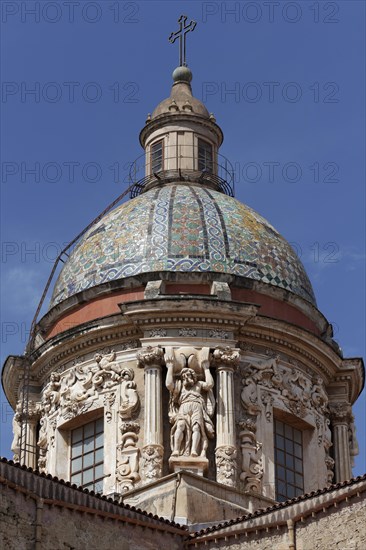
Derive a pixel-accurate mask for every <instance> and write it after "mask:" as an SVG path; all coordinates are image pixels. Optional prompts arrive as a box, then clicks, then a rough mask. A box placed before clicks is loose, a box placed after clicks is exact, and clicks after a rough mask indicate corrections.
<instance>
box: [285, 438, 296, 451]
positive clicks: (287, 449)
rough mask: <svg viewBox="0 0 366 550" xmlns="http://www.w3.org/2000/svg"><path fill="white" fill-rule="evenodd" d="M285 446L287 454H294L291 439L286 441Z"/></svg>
mask: <svg viewBox="0 0 366 550" xmlns="http://www.w3.org/2000/svg"><path fill="white" fill-rule="evenodd" d="M285 446H286V452H287V453H291V454H293V453H294V444H293V443H292V441H290V440H289V439H285Z"/></svg>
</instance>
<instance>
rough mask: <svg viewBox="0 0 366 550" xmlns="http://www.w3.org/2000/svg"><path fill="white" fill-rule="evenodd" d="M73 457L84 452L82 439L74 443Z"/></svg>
mask: <svg viewBox="0 0 366 550" xmlns="http://www.w3.org/2000/svg"><path fill="white" fill-rule="evenodd" d="M71 450H72V453H71V454H72V457H73V458H74V457H75V456H80V455H81V454H82V451H83V442H82V441H78V442H77V443H73V444H72V449H71Z"/></svg>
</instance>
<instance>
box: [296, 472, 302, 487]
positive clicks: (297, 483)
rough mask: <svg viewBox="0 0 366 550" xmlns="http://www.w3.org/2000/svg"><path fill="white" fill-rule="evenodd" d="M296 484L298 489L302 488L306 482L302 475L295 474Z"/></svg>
mask: <svg viewBox="0 0 366 550" xmlns="http://www.w3.org/2000/svg"><path fill="white" fill-rule="evenodd" d="M295 484H296V485H297V486H298V487H302V486H303V484H304V480H303V477H302V475H301V474H295Z"/></svg>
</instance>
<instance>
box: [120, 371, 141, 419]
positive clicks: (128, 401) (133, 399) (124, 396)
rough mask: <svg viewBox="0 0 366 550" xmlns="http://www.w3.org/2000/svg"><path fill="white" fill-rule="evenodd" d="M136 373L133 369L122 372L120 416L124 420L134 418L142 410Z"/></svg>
mask: <svg viewBox="0 0 366 550" xmlns="http://www.w3.org/2000/svg"><path fill="white" fill-rule="evenodd" d="M134 377H135V373H134V372H133V369H129V368H124V369H122V371H121V380H122V382H121V403H120V407H119V414H120V416H121V418H122V419H123V420H128V419H130V418H132V415H133V414H134V413H136V412H137V411H138V410H139V408H140V398H139V396H138V393H137V390H136V382H134Z"/></svg>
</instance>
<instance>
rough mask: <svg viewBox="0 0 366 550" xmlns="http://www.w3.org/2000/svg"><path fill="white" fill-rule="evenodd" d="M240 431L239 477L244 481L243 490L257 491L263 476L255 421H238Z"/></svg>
mask: <svg viewBox="0 0 366 550" xmlns="http://www.w3.org/2000/svg"><path fill="white" fill-rule="evenodd" d="M239 426H240V428H241V431H240V433H239V437H240V447H241V455H242V456H241V474H240V479H241V481H243V482H244V490H245V491H253V492H256V493H259V492H260V490H261V480H262V478H263V473H264V471H263V461H262V443H259V442H258V441H257V437H256V430H257V428H256V423H255V421H254V420H251V419H246V420H244V421H242V422H239Z"/></svg>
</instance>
